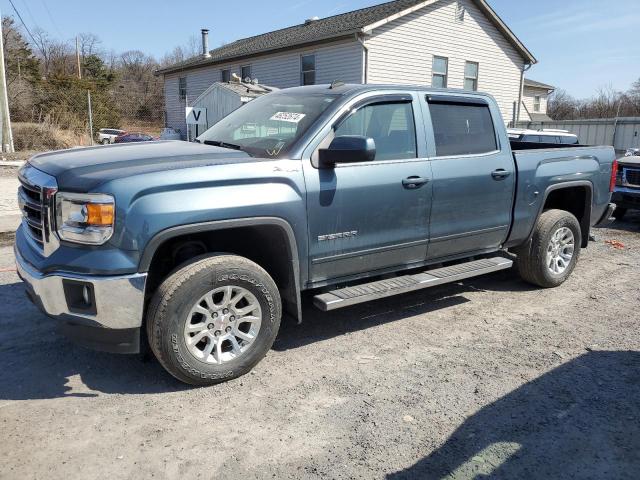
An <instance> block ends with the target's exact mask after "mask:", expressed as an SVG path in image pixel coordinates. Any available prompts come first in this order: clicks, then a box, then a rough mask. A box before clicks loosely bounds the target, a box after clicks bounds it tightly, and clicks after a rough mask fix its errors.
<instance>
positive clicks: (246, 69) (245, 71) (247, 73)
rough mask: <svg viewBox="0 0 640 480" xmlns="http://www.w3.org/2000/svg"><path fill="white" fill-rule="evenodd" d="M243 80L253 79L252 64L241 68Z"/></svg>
mask: <svg viewBox="0 0 640 480" xmlns="http://www.w3.org/2000/svg"><path fill="white" fill-rule="evenodd" d="M240 73H241V75H240V76H241V77H242V81H243V82H244V81H245V80H246V79H247V78H248V79H251V65H245V66H244V67H242V68H241V69H240Z"/></svg>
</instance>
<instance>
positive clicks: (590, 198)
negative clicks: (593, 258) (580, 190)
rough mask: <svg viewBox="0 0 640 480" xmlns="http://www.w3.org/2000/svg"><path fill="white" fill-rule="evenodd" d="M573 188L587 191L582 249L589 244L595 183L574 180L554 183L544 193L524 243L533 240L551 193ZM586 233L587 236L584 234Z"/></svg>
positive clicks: (581, 226)
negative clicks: (537, 224) (583, 188)
mask: <svg viewBox="0 0 640 480" xmlns="http://www.w3.org/2000/svg"><path fill="white" fill-rule="evenodd" d="M573 187H585V188H586V190H587V198H586V199H585V214H584V217H583V218H582V221H581V222H580V229H581V230H582V232H583V235H582V236H583V238H582V248H585V247H586V246H587V245H588V244H589V230H590V229H591V212H592V211H593V183H592V182H590V181H589V180H573V181H570V182H560V183H554V184H553V185H549V186H548V187H547V188H546V190H545V191H544V196H543V197H542V202H540V207H538V213H537V214H536V217H535V221H534V222H533V225H532V226H531V231H530V232H529V235H528V236H527V240H526V242H524V243H527V242H528V241H529V240H531V237H532V236H533V231H534V229H535V228H536V223H537V222H538V219H539V218H540V215H542V212H543V211H544V206H545V204H546V203H547V199H548V198H549V195H550V194H551V192H555V191H556V190H564V189H565V188H573ZM585 232H586V235H584V233H585Z"/></svg>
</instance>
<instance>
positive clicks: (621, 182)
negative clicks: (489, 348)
mask: <svg viewBox="0 0 640 480" xmlns="http://www.w3.org/2000/svg"><path fill="white" fill-rule="evenodd" d="M619 162H620V163H619V165H618V175H617V177H616V188H615V190H614V191H613V201H614V202H615V204H616V205H617V207H618V208H616V211H615V212H614V217H615V218H617V219H618V220H621V219H622V218H623V217H624V216H625V214H626V213H627V211H628V210H640V151H638V155H632V156H625V157H624V158H621V159H620V161H619Z"/></svg>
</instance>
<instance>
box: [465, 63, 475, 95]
mask: <svg viewBox="0 0 640 480" xmlns="http://www.w3.org/2000/svg"><path fill="white" fill-rule="evenodd" d="M478 70H479V65H478V63H477V62H466V63H465V64H464V89H465V90H472V91H476V90H478Z"/></svg>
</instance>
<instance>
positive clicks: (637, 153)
mask: <svg viewBox="0 0 640 480" xmlns="http://www.w3.org/2000/svg"><path fill="white" fill-rule="evenodd" d="M624 156H625V157H640V148H627V151H626V152H625V154H624Z"/></svg>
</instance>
